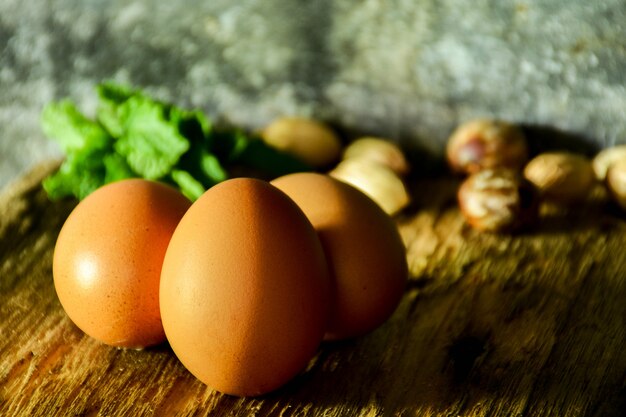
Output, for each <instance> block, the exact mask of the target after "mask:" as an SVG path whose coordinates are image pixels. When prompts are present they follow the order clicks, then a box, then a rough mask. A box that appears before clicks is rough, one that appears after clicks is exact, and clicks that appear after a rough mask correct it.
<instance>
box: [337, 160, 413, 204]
mask: <svg viewBox="0 0 626 417" xmlns="http://www.w3.org/2000/svg"><path fill="white" fill-rule="evenodd" d="M329 175H330V176H332V177H335V178H337V179H338V180H340V181H343V182H345V183H347V184H350V185H352V186H353V187H355V188H357V189H359V190H361V191H362V192H363V193H364V194H366V195H367V196H369V197H370V198H371V199H372V200H374V201H375V202H376V203H377V204H378V205H379V206H380V207H381V208H382V209H383V210H384V211H385V212H386V213H387V214H389V215H394V214H396V213H397V212H399V211H400V210H402V209H403V208H404V207H406V206H407V205H408V204H409V202H410V200H411V199H410V197H409V194H408V192H407V190H406V188H405V186H404V183H403V182H402V180H401V179H400V177H399V176H398V175H397V174H396V173H395V172H393V171H392V170H391V168H389V167H388V166H386V165H382V164H379V163H377V162H372V161H368V160H366V159H346V160H344V161H342V162H340V163H339V165H337V166H336V167H335V169H333V170H332V171H331V172H329Z"/></svg>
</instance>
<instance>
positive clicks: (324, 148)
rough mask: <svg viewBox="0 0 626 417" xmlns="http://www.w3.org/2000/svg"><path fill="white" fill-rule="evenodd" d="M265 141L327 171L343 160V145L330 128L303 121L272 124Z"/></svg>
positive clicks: (295, 119) (288, 119)
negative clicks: (330, 166) (327, 167)
mask: <svg viewBox="0 0 626 417" xmlns="http://www.w3.org/2000/svg"><path fill="white" fill-rule="evenodd" d="M261 137H262V138H263V140H264V141H265V143H267V144H268V145H270V146H272V147H274V148H276V149H278V150H281V151H284V152H286V153H289V154H291V155H293V156H295V157H296V158H298V159H300V160H302V161H303V162H305V163H307V164H309V165H311V166H313V167H316V168H320V167H325V166H328V165H329V164H331V163H332V162H333V161H335V160H337V159H338V158H339V155H340V153H341V142H340V140H339V137H338V136H337V135H336V134H335V132H333V131H332V130H331V129H330V128H329V127H328V126H326V125H325V124H323V123H320V122H317V121H315V120H310V119H305V118H302V117H282V118H279V119H276V120H274V121H273V122H272V123H270V124H269V125H268V126H267V127H266V128H265V129H264V130H263V131H262V132H261Z"/></svg>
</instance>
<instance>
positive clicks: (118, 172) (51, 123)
mask: <svg viewBox="0 0 626 417" xmlns="http://www.w3.org/2000/svg"><path fill="white" fill-rule="evenodd" d="M97 92H98V98H99V102H98V108H97V113H96V117H95V120H92V119H90V118H89V117H87V116H85V115H83V114H81V113H80V111H79V110H78V109H77V107H76V105H75V104H73V103H72V102H70V101H68V100H63V101H60V102H56V103H51V104H49V105H48V106H47V107H46V108H45V109H44V111H43V113H42V118H41V123H42V129H43V131H44V133H45V134H46V135H47V136H48V137H50V138H51V139H53V140H55V141H56V142H57V143H58V144H59V146H60V147H61V149H62V150H63V151H64V152H65V153H66V159H65V161H64V162H63V164H62V165H61V167H60V169H59V170H58V171H57V172H56V173H54V174H53V175H51V176H50V177H48V178H46V179H45V180H44V183H43V186H44V189H45V190H46V192H47V193H48V196H49V197H50V198H51V199H59V198H63V197H67V196H74V197H77V198H79V199H82V198H85V197H86V196H87V195H89V194H90V193H91V192H93V191H94V190H96V189H97V188H98V187H100V186H102V185H104V184H107V183H109V182H113V181H118V180H121V179H125V178H132V177H143V178H146V179H151V180H158V181H163V182H167V183H169V184H172V185H175V186H177V187H178V188H179V189H180V190H181V192H183V193H184V194H185V195H186V196H187V197H189V198H190V199H192V200H195V199H197V198H198V197H199V196H200V195H202V193H203V192H204V191H205V190H207V189H208V188H210V187H212V186H213V185H215V184H217V183H219V182H221V181H224V180H226V179H228V178H229V170H230V168H232V167H244V168H247V169H249V170H251V171H253V172H255V173H261V174H262V175H264V176H279V175H284V174H288V173H291V172H297V171H308V170H309V167H308V166H307V165H305V164H303V163H302V162H300V161H298V160H296V159H294V158H293V157H292V156H289V155H286V154H284V153H281V152H279V151H277V150H276V149H273V148H270V147H269V146H268V145H266V144H265V143H264V142H262V141H261V140H259V139H257V138H253V137H250V136H248V135H246V134H245V133H244V132H242V131H241V130H238V129H230V130H228V129H223V130H216V129H214V128H213V125H212V123H211V122H210V120H209V119H208V118H207V117H206V116H205V115H204V114H203V113H202V112H201V111H199V110H185V109H181V108H179V107H177V106H174V105H172V104H168V103H162V102H160V101H157V100H154V99H153V98H151V97H149V96H148V95H146V94H144V93H143V92H141V91H139V90H133V89H131V88H129V87H126V86H122V85H118V84H115V83H111V82H106V83H102V84H100V85H98V86H97Z"/></svg>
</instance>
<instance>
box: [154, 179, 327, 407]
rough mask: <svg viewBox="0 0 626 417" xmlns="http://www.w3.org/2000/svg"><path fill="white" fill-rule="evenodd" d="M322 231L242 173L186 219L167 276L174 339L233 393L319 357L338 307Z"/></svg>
mask: <svg viewBox="0 0 626 417" xmlns="http://www.w3.org/2000/svg"><path fill="white" fill-rule="evenodd" d="M329 287H330V284H329V277H328V267H327V264H326V261H325V258H324V254H323V250H322V247H321V244H320V242H319V240H318V238H317V235H316V233H315V230H314V229H313V227H312V226H311V224H310V223H309V221H308V220H307V218H306V216H305V215H304V214H303V213H302V211H301V210H300V209H299V208H298V206H297V205H296V204H295V203H294V202H293V201H292V200H291V199H289V198H288V197H287V196H286V195H285V194H284V193H282V192H281V191H279V190H278V189H276V188H275V187H273V186H271V185H270V184H269V183H267V182H264V181H260V180H255V179H249V178H238V179H231V180H228V181H225V182H223V183H220V184H218V185H216V186H214V187H213V188H211V189H210V190H209V191H207V192H206V193H205V194H204V195H202V196H201V197H200V198H199V199H198V200H197V201H196V202H195V203H194V204H193V206H192V207H191V208H190V209H189V211H188V212H187V214H185V216H184V217H183V219H182V220H181V222H180V224H179V225H178V227H177V229H176V231H175V232H174V235H173V237H172V240H171V242H170V245H169V248H168V250H167V254H166V256H165V261H164V264H163V271H162V276H161V293H160V296H161V313H162V317H163V325H164V327H165V332H166V334H167V338H168V340H169V342H170V344H171V346H172V349H173V350H174V352H175V354H176V355H177V356H178V358H179V359H180V361H181V362H182V363H183V365H184V366H185V367H186V368H187V369H188V370H189V371H190V372H191V373H192V374H194V375H195V376H196V377H197V378H198V379H200V380H201V381H202V382H204V383H205V384H207V385H208V386H210V387H211V388H214V389H216V390H218V391H221V392H223V393H227V394H232V395H238V396H250V395H259V394H263V393H266V392H268V391H272V390H274V389H276V388H278V387H280V386H281V385H283V384H285V383H286V382H287V381H289V380H290V379H291V378H293V377H294V376H295V375H296V374H298V373H299V372H300V371H301V370H302V369H303V368H304V367H305V366H306V365H307V363H308V362H309V361H310V359H311V358H312V357H313V356H314V354H315V352H316V350H317V347H318V345H319V344H320V342H321V340H322V336H323V334H324V330H325V328H326V324H327V320H328V311H329Z"/></svg>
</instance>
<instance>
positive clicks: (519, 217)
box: [457, 168, 538, 232]
mask: <svg viewBox="0 0 626 417" xmlns="http://www.w3.org/2000/svg"><path fill="white" fill-rule="evenodd" d="M457 197H458V201H459V207H460V209H461V213H462V214H463V216H464V217H465V220H466V221H467V222H468V223H469V224H470V226H472V227H473V228H475V229H477V230H480V231H485V232H511V231H515V230H518V229H519V228H521V227H522V226H525V225H528V224H531V223H532V222H533V221H534V220H535V219H536V217H537V211H538V209H537V207H538V204H537V194H536V190H535V189H534V188H533V186H532V185H531V184H530V183H528V182H527V181H526V180H524V179H523V178H522V177H521V175H520V174H519V173H517V172H516V171H513V170H508V169H502V168H499V169H487V170H483V171H479V172H477V173H475V174H472V175H470V176H469V177H468V178H467V179H466V180H465V181H464V182H463V183H462V184H461V187H460V188H459V191H458V194H457Z"/></svg>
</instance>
